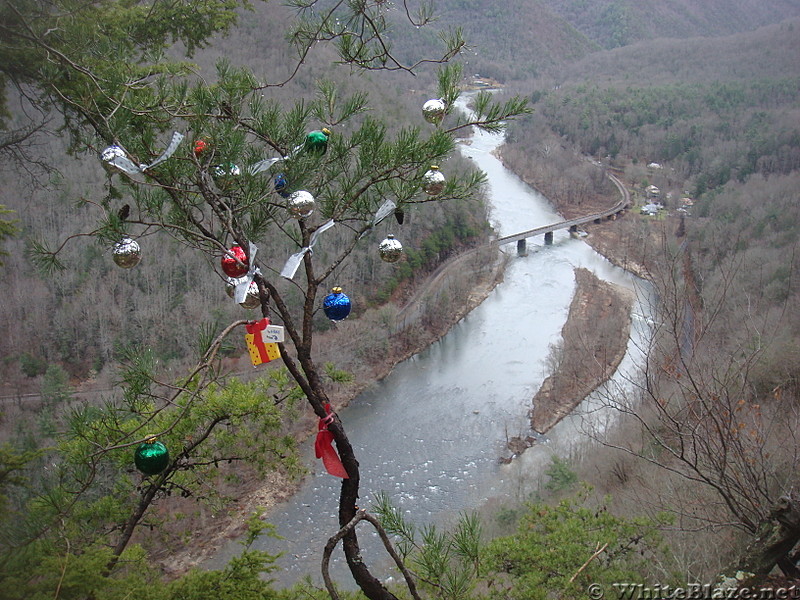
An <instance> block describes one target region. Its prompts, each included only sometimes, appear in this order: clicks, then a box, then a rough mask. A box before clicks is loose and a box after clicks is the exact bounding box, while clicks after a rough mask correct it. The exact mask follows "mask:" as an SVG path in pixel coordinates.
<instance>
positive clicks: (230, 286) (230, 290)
mask: <svg viewBox="0 0 800 600" xmlns="http://www.w3.org/2000/svg"><path fill="white" fill-rule="evenodd" d="M244 280H245V278H244V277H236V278H234V277H226V278H225V293H226V294H228V297H229V298H233V297H234V294H235V293H236V286H237V284H239V283H241V282H242V281H244Z"/></svg>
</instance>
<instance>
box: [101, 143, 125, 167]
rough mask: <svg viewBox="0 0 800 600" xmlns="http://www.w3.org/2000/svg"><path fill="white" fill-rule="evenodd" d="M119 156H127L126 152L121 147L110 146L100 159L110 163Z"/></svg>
mask: <svg viewBox="0 0 800 600" xmlns="http://www.w3.org/2000/svg"><path fill="white" fill-rule="evenodd" d="M118 156H125V150H123V149H122V148H120V147H119V146H116V145H115V146H109V147H108V148H106V149H105V150H103V152H101V153H100V158H102V159H103V162H106V163H110V162H111V161H112V160H114V159H115V158H117V157H118Z"/></svg>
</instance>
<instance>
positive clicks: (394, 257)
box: [378, 233, 403, 263]
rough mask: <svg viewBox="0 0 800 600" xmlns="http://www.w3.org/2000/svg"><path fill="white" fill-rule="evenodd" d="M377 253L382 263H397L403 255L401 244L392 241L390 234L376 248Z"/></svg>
mask: <svg viewBox="0 0 800 600" xmlns="http://www.w3.org/2000/svg"><path fill="white" fill-rule="evenodd" d="M378 252H379V253H380V255H381V260H383V261H384V262H388V263H393V262H397V261H398V260H400V257H401V256H402V255H403V244H401V243H400V242H399V241H398V240H396V239H394V236H393V235H392V234H391V233H390V234H389V235H387V236H386V239H385V240H383V241H382V242H381V243H380V245H379V246H378Z"/></svg>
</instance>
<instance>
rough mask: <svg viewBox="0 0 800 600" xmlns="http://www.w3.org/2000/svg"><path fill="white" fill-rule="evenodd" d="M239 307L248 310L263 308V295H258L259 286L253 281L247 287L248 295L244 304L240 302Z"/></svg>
mask: <svg viewBox="0 0 800 600" xmlns="http://www.w3.org/2000/svg"><path fill="white" fill-rule="evenodd" d="M239 306H241V307H242V308H246V309H247V310H253V309H254V308H258V307H259V306H261V295H260V294H259V293H258V284H257V283H256V282H255V281H251V282H250V285H248V286H247V295H246V296H245V297H244V300H243V301H242V302H239Z"/></svg>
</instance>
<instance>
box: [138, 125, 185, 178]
mask: <svg viewBox="0 0 800 600" xmlns="http://www.w3.org/2000/svg"><path fill="white" fill-rule="evenodd" d="M183 137H184V136H183V134H182V133H179V132H177V131H173V132H172V139H171V140H170V141H169V145H167V147H166V148H165V149H164V151H163V152H162V153H161V156H159V157H158V158H157V159H155V160H154V161H153V162H151V163H150V164H149V165H139V169H140V170H141V171H142V172H144V171H146V170H147V169H152V168H153V167H155V166H156V165H160V164H161V163H162V162H164V161H165V160H167V159H168V158H169V157H170V156H172V155H173V154H175V150H177V149H178V146H180V144H181V142H182V141H183Z"/></svg>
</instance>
